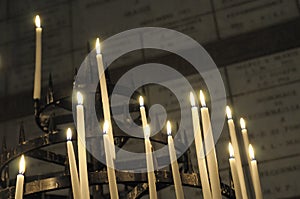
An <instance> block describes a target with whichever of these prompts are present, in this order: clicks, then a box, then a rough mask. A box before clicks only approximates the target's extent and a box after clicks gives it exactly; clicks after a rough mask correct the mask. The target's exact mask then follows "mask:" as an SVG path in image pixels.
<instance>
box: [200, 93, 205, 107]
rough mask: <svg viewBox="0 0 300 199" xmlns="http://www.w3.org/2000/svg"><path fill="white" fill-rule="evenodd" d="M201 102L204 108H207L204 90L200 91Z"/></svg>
mask: <svg viewBox="0 0 300 199" xmlns="http://www.w3.org/2000/svg"><path fill="white" fill-rule="evenodd" d="M200 102H201V105H202V106H206V103H205V97H204V94H203V92H202V90H200Z"/></svg>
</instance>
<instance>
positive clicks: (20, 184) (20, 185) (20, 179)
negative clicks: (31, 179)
mask: <svg viewBox="0 0 300 199" xmlns="http://www.w3.org/2000/svg"><path fill="white" fill-rule="evenodd" d="M24 173H25V157H24V155H22V156H21V159H20V163H19V174H18V175H17V182H16V193H15V198H16V199H22V198H23V189H24Z"/></svg>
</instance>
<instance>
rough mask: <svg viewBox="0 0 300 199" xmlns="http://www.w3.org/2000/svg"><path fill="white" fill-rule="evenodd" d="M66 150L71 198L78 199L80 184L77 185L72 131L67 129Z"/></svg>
mask: <svg viewBox="0 0 300 199" xmlns="http://www.w3.org/2000/svg"><path fill="white" fill-rule="evenodd" d="M67 150H68V158H69V167H70V175H71V183H72V191H73V198H74V199H80V184H79V178H78V171H77V165H76V159H75V153H74V147H73V143H72V130H71V129H70V128H68V130H67Z"/></svg>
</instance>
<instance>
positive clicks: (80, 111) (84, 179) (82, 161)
mask: <svg viewBox="0 0 300 199" xmlns="http://www.w3.org/2000/svg"><path fill="white" fill-rule="evenodd" d="M77 100H78V104H77V106H76V111H77V112H76V113H77V133H78V134H77V142H78V159H79V161H78V162H79V180H80V194H81V198H90V190H89V180H88V170H87V159H86V148H85V144H86V142H85V124H84V123H85V122H84V108H83V96H82V95H81V93H80V92H77Z"/></svg>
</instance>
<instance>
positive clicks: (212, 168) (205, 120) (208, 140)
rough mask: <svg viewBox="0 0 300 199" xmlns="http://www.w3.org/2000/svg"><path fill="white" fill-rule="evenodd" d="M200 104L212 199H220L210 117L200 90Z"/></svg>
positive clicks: (219, 185)
mask: <svg viewBox="0 0 300 199" xmlns="http://www.w3.org/2000/svg"><path fill="white" fill-rule="evenodd" d="M200 102H201V116H202V117H201V118H202V125H203V134H204V139H205V148H206V153H207V166H208V173H209V178H210V184H211V192H212V198H214V199H221V198H222V194H221V184H220V177H219V168H218V161H217V155H216V148H215V143H214V137H213V133H212V127H211V122H210V116H209V112H208V108H207V107H206V103H205V98H204V94H203V92H202V90H200Z"/></svg>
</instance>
